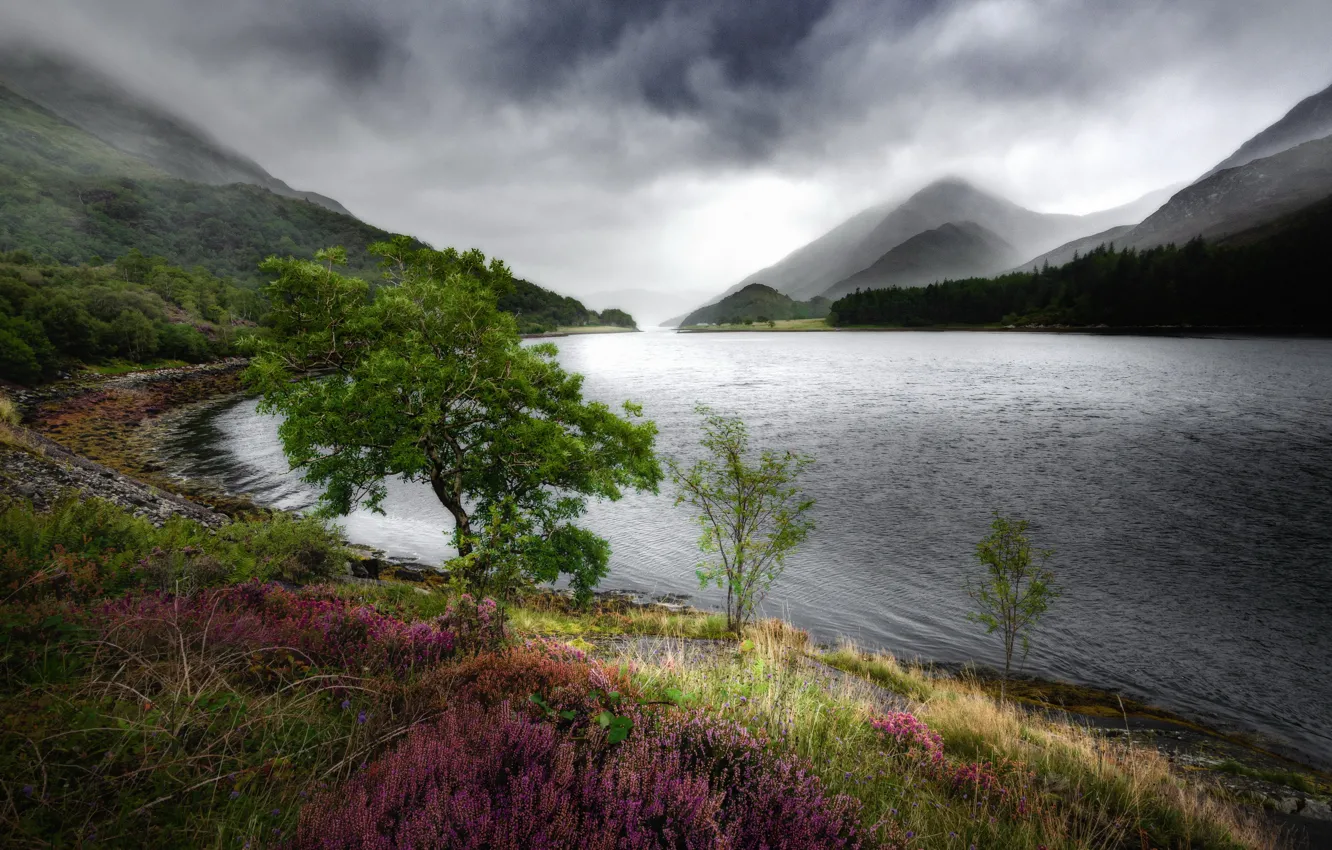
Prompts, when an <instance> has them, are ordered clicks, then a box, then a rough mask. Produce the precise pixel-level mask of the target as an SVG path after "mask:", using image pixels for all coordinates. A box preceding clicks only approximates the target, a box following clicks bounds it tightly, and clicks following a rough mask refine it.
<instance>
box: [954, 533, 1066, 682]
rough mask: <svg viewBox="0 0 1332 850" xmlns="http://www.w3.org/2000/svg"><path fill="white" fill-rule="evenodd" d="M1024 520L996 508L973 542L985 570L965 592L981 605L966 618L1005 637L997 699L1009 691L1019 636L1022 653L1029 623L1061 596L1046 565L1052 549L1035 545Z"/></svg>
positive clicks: (1027, 647)
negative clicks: (979, 537)
mask: <svg viewBox="0 0 1332 850" xmlns="http://www.w3.org/2000/svg"><path fill="white" fill-rule="evenodd" d="M1027 526H1028V523H1027V520H1025V519H1010V518H1008V517H1005V516H1002V515H1000V513H999V512H998V511H995V512H994V522H992V523H990V534H989V535H988V536H987V537H986V538H985V539H984V540H982V541H981V542H980V543H978V544H976V560H978V561H979V562H980V564H981V566H982V567H984V569H985V572H984V575H983V576H982V577H981V578H979V579H974V578H968V579H967V595H968V596H970V597H971V599H972V600H973V601H974V602H975V603H976V605H977V607H979V609H980V610H979V611H973V612H972V613H969V614H967V619H968V620H971V621H972V622H974V623H980V624H981V625H983V626H985V630H986V634H994V633H995V632H996V631H997V632H999V633H1000V636H1001V638H1002V639H1003V642H1004V678H1003V681H1002V682H1001V683H1000V685H999V697H1000V699H1003V698H1005V697H1006V696H1007V689H1008V675H1009V672H1010V670H1011V669H1012V666H1013V649H1014V648H1015V646H1016V645H1017V643H1018V642H1021V644H1022V655H1023V657H1024V658H1025V657H1026V655H1027V652H1028V651H1029V650H1030V649H1031V639H1030V634H1031V628H1032V627H1033V626H1034V625H1035V624H1036V622H1037V621H1038V620H1039V619H1040V618H1041V617H1042V615H1044V614H1045V612H1046V610H1047V609H1048V608H1049V607H1050V603H1051V602H1053V601H1054V600H1055V599H1056V598H1058V596H1059V589H1058V588H1057V587H1056V586H1055V583H1054V573H1053V572H1051V571H1050V570H1048V569H1046V567H1045V564H1046V563H1047V562H1048V561H1049V560H1050V558H1052V557H1053V556H1054V550H1053V549H1037V550H1033V549H1032V547H1031V541H1030V540H1029V539H1028V538H1027Z"/></svg>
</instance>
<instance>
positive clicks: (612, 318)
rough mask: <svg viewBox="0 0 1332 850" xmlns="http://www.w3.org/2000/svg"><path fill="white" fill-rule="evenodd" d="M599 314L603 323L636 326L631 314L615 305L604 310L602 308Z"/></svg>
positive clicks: (622, 326) (615, 325) (628, 326)
mask: <svg viewBox="0 0 1332 850" xmlns="http://www.w3.org/2000/svg"><path fill="white" fill-rule="evenodd" d="M599 315H600V319H601V323H602V324H603V325H611V326H612V327H617V328H636V327H638V323H637V322H635V321H634V317H633V316H631V315H629V314H628V313H626V312H625V311H623V310H619V309H617V308H615V307H608V308H606V309H605V310H602V311H601V313H600V314H599Z"/></svg>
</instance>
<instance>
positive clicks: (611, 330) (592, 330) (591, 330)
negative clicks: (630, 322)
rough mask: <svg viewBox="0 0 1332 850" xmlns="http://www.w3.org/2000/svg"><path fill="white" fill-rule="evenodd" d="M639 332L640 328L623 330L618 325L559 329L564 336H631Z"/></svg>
mask: <svg viewBox="0 0 1332 850" xmlns="http://www.w3.org/2000/svg"><path fill="white" fill-rule="evenodd" d="M637 331H638V328H622V327H619V326H618V325H583V326H581V327H569V328H565V327H561V328H560V329H559V333H562V334H631V333H636V332H637Z"/></svg>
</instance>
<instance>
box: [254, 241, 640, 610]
mask: <svg viewBox="0 0 1332 850" xmlns="http://www.w3.org/2000/svg"><path fill="white" fill-rule="evenodd" d="M371 251H372V252H373V253H375V254H376V255H378V256H380V257H381V258H382V260H383V267H384V281H383V282H382V283H380V284H378V285H377V286H375V287H373V288H372V287H371V286H370V284H368V283H366V282H365V281H363V280H360V279H357V278H354V277H346V276H344V275H342V274H339V273H338V271H337V267H338V266H339V265H342V264H344V263H345V253H344V252H343V251H342V250H341V249H329V250H326V251H321V252H320V253H319V254H318V255H316V260H315V261H308V260H298V259H292V258H286V259H278V258H270V259H268V260H267V261H266V262H265V263H264V264H263V266H262V268H263V269H264V270H265V271H267V272H269V273H271V274H273V275H274V276H275V280H274V281H273V283H272V284H271V285H270V286H269V287H268V290H267V293H268V297H269V299H270V301H271V303H272V331H273V333H272V335H271V337H270V338H269V339H267V340H265V341H263V342H261V343H260V344H259V345H258V348H257V352H256V355H255V357H254V358H253V361H252V364H251V366H250V369H249V370H248V372H247V376H246V377H247V380H248V382H249V383H250V385H251V386H252V387H254V388H255V389H257V390H258V391H259V393H260V395H261V402H260V409H261V410H263V411H265V412H271V413H278V414H281V415H282V416H283V417H284V420H283V422H282V425H281V426H280V428H279V434H280V436H281V440H282V446H283V448H284V450H285V451H286V455H287V458H288V460H289V461H290V463H291V464H292V465H293V467H297V468H300V469H301V470H303V473H304V477H305V480H307V481H309V482H311V483H314V484H316V485H318V486H319V487H321V488H322V497H321V507H322V509H323V510H324V511H325V512H326V513H329V514H333V515H339V514H346V513H348V512H349V511H351V510H352V509H353V508H354V507H356V506H358V505H361V506H365V507H368V508H370V509H372V510H382V509H381V503H382V501H383V499H384V496H385V481H386V480H387V479H390V478H394V477H400V478H403V479H406V480H408V481H417V482H424V483H426V484H428V485H429V486H430V488H431V490H432V491H433V492H434V494H435V496H436V498H438V499H439V501H440V504H442V505H443V506H444V508H445V509H447V510H448V512H449V513H450V514H451V515H452V517H453V520H454V531H453V539H454V543H455V545H456V546H457V549H458V553H459V560H458V563H457V564H456V566H457V568H458V572H459V573H460V574H461V575H462V576H463V577H464V578H465V580H466V582H467V583H468V584H469V585H471V586H472V587H473V588H475V589H477V590H487V591H491V592H494V591H495V590H496V589H497V588H495V587H494V584H495V582H496V581H497V580H498V579H500V578H501V577H508V578H509V579H526V580H529V581H553V580H555V579H557V578H558V577H559V575H560V574H566V575H568V576H569V577H570V585H571V586H572V588H573V589H574V590H575V591H576V593H577V594H578V595H579V596H580V597H581V598H584V599H585V598H586V597H587V596H588V595H589V594H590V593H591V590H592V588H593V587H594V586H595V585H596V583H597V582H598V581H599V580H600V579H601V578H602V577H603V576H604V575H605V572H606V567H607V563H608V562H609V558H610V547H609V545H608V544H607V543H606V541H604V540H602V539H601V538H599V537H597V536H596V535H594V534H592V533H591V532H590V531H588V530H586V529H583V528H580V527H578V526H577V525H576V524H575V520H577V519H578V517H579V516H581V515H582V514H583V512H584V511H585V510H586V507H587V502H588V500H589V499H611V500H614V499H618V498H620V496H621V495H622V491H623V489H624V488H633V489H637V490H647V491H651V492H656V490H657V486H658V483H659V482H660V480H661V477H662V472H661V467H660V465H659V464H658V462H657V459H656V456H655V453H654V443H655V440H656V433H657V429H656V426H655V425H654V424H653V423H652V422H651V421H646V420H641V417H642V411H641V409H640V408H639V407H638V406H636V405H634V404H631V403H629V402H625V404H624V408H623V414H622V415H621V414H617V413H616V412H615V411H613V410H611V409H610V408H609V407H607V406H606V405H604V404H601V403H600V402H593V401H586V400H584V398H583V393H582V383H583V379H582V376H581V375H577V374H571V373H569V372H566V371H564V370H563V369H562V368H561V367H560V366H559V364H558V363H557V362H556V360H555V355H556V349H555V347H554V346H553V345H550V344H538V345H523V344H521V340H520V338H519V335H518V332H517V326H516V324H515V322H514V319H513V316H511V315H509V314H508V313H506V312H503V311H501V310H500V309H499V308H498V307H497V304H496V301H497V298H498V296H499V295H500V294H502V293H503V292H505V291H506V290H507V289H508V288H509V287H510V286H512V277H511V276H510V274H509V270H508V269H507V268H506V267H505V266H504V264H503V263H501V262H500V261H498V260H493V259H492V260H490V261H489V262H487V261H486V258H485V256H484V255H483V254H481V252H479V251H468V252H465V253H460V252H458V251H455V250H453V249H449V250H445V251H436V250H433V249H429V248H421V247H419V246H417V245H416V244H415V243H413V242H412V241H411V240H409V239H407V238H405V237H400V238H397V239H394V240H393V241H390V242H386V243H380V244H376V245H374V246H372V248H371ZM498 589H499V590H501V591H503V590H508V589H511V586H506V587H503V588H498Z"/></svg>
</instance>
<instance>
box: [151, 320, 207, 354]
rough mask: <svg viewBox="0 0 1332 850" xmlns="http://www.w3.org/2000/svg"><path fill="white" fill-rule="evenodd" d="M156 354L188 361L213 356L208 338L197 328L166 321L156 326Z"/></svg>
mask: <svg viewBox="0 0 1332 850" xmlns="http://www.w3.org/2000/svg"><path fill="white" fill-rule="evenodd" d="M157 354H158V356H159V357H166V358H168V359H174V360H184V361H186V362H188V363H202V362H204V361H205V360H208V359H209V358H211V357H212V356H213V352H212V349H211V348H210V347H209V345H208V339H207V338H206V337H205V336H204V335H203V334H201V333H199V331H198V330H197V329H195V328H194V327H192V326H191V325H182V324H174V323H166V322H164V323H162V324H161V325H158V327H157Z"/></svg>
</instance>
